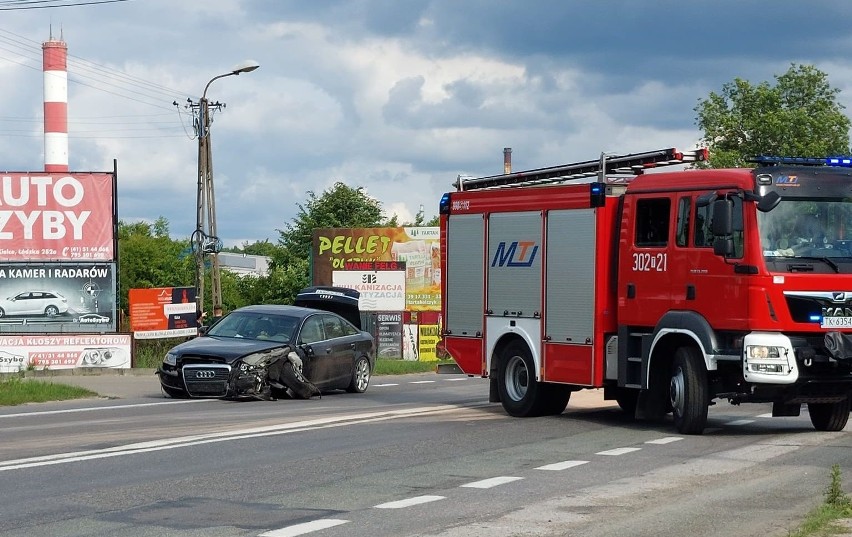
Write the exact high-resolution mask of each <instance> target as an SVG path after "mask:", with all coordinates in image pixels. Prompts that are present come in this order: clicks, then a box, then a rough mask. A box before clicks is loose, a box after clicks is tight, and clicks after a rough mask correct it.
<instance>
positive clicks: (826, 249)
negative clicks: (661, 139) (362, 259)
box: [440, 149, 852, 434]
mask: <svg viewBox="0 0 852 537" xmlns="http://www.w3.org/2000/svg"><path fill="white" fill-rule="evenodd" d="M706 157H707V153H706V150H704V149H700V150H693V151H678V150H676V149H663V150H659V151H650V152H647V153H636V154H629V155H622V156H610V157H607V156H605V155H602V156H601V158H600V159H596V160H591V161H586V162H579V163H575V164H568V165H564V166H557V167H551V168H541V169H535V170H529V171H522V172H515V173H507V174H504V175H496V176H490V177H480V178H468V177H463V176H460V177H459V180H458V182H457V183H456V185H455V186H456V188H457V191H454V192H450V193H447V194H445V195H444V196H443V198H442V199H441V203H440V218H441V269H442V274H443V283H442V286H443V289H442V291H443V311H442V313H443V330H442V334H441V335H442V338H443V342H442V346H443V347H444V348H445V349H446V351H447V352H448V353H449V354H450V355H451V356H452V357H453V359H454V360H455V361H456V363H457V364H458V365H459V367H460V368H461V369H462V371H464V372H465V373H467V374H468V375H471V376H473V375H476V376H482V377H488V378H490V394H489V400H490V401H492V402H501V403H502V405H503V407H504V409H505V410H506V412H507V413H508V414H510V415H512V416H538V415H545V414H559V413H561V412H562V411H563V410H564V409H565V407H566V405H567V403H568V400H569V398H570V395H571V392H573V391H577V390H580V389H585V388H603V392H604V397H605V398H606V399H611V400H613V399H614V400H615V401H617V402H618V404H619V406H620V407H621V408H622V409H623V410H624V411H625V412H628V413H631V414H633V415H635V416H636V417H637V418H646V419H664V418H665V416H666V415H668V414H669V413H671V414H672V415H673V417H674V420H673V421H674V425H675V426H676V428H677V429H678V431H680V432H681V433H683V434H701V433H702V431H703V430H704V429H705V427H706V424H707V412H708V407H709V406H711V405H713V404H714V400H715V399H721V400H728V401H730V402H731V403H733V404H739V403H745V402H757V403H772V415H773V416H798V415H799V413H800V411H801V407H802V404H805V403H806V404H807V405H808V413H809V415H810V420H811V422H812V424H813V426H814V427H815V428H816V429H818V430H821V431H839V430H841V429H843V428H844V427H845V426H846V422H847V420H848V419H849V411H850V401H852V168H849V167H844V166H849V165H850V161H849V160H845V161H844V160H843V159H833V160H832V159H828V160H827V159H801V158H769V157H763V158H757V159H755V163H756V166H757V167H756V168H753V169H752V168H737V169H683V168H686V166H681V167H680V169H677V171H667V170H664V171H661V172H656V171H655V170H652V169H653V168H659V167H661V166H665V165H673V164H689V163H691V162H696V161H701V160H705V159H706Z"/></svg>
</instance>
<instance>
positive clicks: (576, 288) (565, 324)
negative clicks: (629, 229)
mask: <svg viewBox="0 0 852 537" xmlns="http://www.w3.org/2000/svg"><path fill="white" fill-rule="evenodd" d="M595 217H596V215H595V209H591V208H590V209H569V210H559V211H550V212H549V213H548V215H547V254H546V255H547V265H546V266H547V269H546V281H545V284H546V287H545V295H544V296H545V300H546V305H545V316H544V318H545V328H544V334H545V337H546V338H547V341H546V343H545V345H544V347H545V350H544V370H545V378H546V379H547V380H549V381H553V382H568V383H571V384H579V385H591V384H593V383H594V379H593V371H594V367H593V365H594V345H593V341H594V328H595V325H594V322H595V282H596V278H595V274H596V265H595V258H596V248H595V245H596V220H595Z"/></svg>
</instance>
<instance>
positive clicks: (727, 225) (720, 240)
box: [710, 198, 734, 257]
mask: <svg viewBox="0 0 852 537" xmlns="http://www.w3.org/2000/svg"><path fill="white" fill-rule="evenodd" d="M733 205H734V204H733V202H732V201H731V200H729V199H725V198H723V199H717V200H716V201H714V202H713V220H712V221H711V223H710V231H711V232H712V233H713V236H714V237H715V238H714V240H713V253H714V254H716V255H721V256H725V257H727V256H729V255H731V254H732V253H734V241H733V238H732V236H731V235H732V234H733V232H734V231H733V228H734V225H733Z"/></svg>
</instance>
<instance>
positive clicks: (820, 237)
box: [757, 198, 852, 258]
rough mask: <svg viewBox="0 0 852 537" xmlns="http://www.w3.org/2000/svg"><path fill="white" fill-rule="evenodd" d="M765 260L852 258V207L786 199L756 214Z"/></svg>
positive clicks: (843, 203) (827, 201)
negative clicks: (785, 258)
mask: <svg viewBox="0 0 852 537" xmlns="http://www.w3.org/2000/svg"><path fill="white" fill-rule="evenodd" d="M757 217H758V220H757V221H758V227H759V228H760V242H761V248H762V250H763V255H764V256H766V257H803V258H808V257H820V258H824V257H850V256H852V203H849V202H848V201H845V200H839V199H838V200H832V199H824V198H823V199H789V198H787V199H783V200H781V202H780V203H779V204H778V206H777V207H775V208H774V209H772V210H771V211H769V212H766V213H762V212H758V213H757Z"/></svg>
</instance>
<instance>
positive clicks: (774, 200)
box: [757, 190, 781, 213]
mask: <svg viewBox="0 0 852 537" xmlns="http://www.w3.org/2000/svg"><path fill="white" fill-rule="evenodd" d="M779 203H781V196H780V195H779V194H778V192H775V191H774V190H772V191H770V192H767V193H766V194H764V195H763V197H762V198H760V201H758V202H757V210H758V211H760V212H762V213H768V212H769V211H771V210H772V209H774V208H775V207H777V206H778V204H779Z"/></svg>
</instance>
